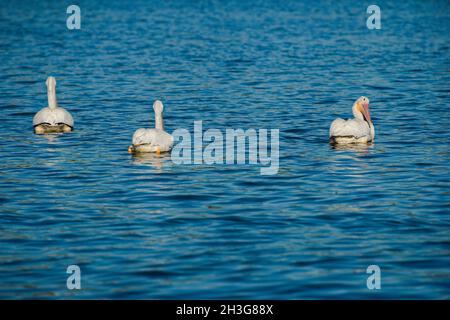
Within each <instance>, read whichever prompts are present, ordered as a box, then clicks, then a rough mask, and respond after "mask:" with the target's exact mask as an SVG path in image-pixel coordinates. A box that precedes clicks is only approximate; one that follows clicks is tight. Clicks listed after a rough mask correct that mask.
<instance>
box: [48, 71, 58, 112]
mask: <svg viewBox="0 0 450 320" xmlns="http://www.w3.org/2000/svg"><path fill="white" fill-rule="evenodd" d="M45 84H46V85H47V98H48V106H49V107H50V109H55V108H56V107H57V102H56V79H55V78H54V77H48V78H47V81H45Z"/></svg>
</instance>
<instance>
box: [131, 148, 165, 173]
mask: <svg viewBox="0 0 450 320" xmlns="http://www.w3.org/2000/svg"><path fill="white" fill-rule="evenodd" d="M132 161H133V163H134V164H139V165H147V166H150V167H154V168H155V169H159V170H161V169H162V168H163V166H165V165H166V166H167V164H168V163H170V162H171V156H170V154H168V153H161V154H157V153H149V152H147V153H144V152H141V153H133V155H132Z"/></svg>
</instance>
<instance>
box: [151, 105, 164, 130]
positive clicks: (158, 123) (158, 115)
mask: <svg viewBox="0 0 450 320" xmlns="http://www.w3.org/2000/svg"><path fill="white" fill-rule="evenodd" d="M153 110H155V129H159V130H164V120H163V116H162V113H163V110H164V106H163V104H162V102H161V101H159V100H156V101H155V102H154V103H153Z"/></svg>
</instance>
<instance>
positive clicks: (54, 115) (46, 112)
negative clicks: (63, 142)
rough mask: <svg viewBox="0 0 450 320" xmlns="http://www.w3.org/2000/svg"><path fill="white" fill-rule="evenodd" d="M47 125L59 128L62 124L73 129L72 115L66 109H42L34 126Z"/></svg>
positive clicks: (36, 116)
mask: <svg viewBox="0 0 450 320" xmlns="http://www.w3.org/2000/svg"><path fill="white" fill-rule="evenodd" d="M40 124H46V125H50V126H57V125H61V124H65V125H68V126H69V127H71V128H73V118H72V115H71V114H70V113H69V112H68V111H67V110H66V109H64V108H61V107H56V108H54V109H52V108H49V107H46V108H43V109H41V110H40V111H39V112H38V113H36V115H35V116H34V118H33V126H34V127H35V126H38V125H40Z"/></svg>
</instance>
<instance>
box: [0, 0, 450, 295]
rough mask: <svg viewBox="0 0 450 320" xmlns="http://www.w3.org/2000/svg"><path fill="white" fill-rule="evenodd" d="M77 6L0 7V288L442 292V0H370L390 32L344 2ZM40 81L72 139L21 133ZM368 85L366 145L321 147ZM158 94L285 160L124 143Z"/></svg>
mask: <svg viewBox="0 0 450 320" xmlns="http://www.w3.org/2000/svg"><path fill="white" fill-rule="evenodd" d="M77 4H78V5H79V6H80V7H81V13H82V25H81V30H78V31H77V30H72V31H71V30H68V29H67V28H66V16H67V15H66V4H63V3H60V2H58V1H51V2H50V1H20V2H18V1H2V4H1V7H0V61H1V63H0V80H1V81H0V88H1V91H0V93H1V94H0V107H1V125H0V157H1V158H0V159H1V161H0V204H1V209H0V297H1V298H89V299H90V298H126V299H131V298H158V299H159V298H172V299H177V298H194V299H195V298H262V299H266V298H273V299H299V298H326V299H329V298H338V299H342V298H370V299H372V298H374V299H379V298H450V272H449V267H450V250H449V249H450V246H449V245H450V234H449V231H450V216H449V208H450V194H449V191H450V188H449V187H450V175H449V169H450V164H449V161H450V156H449V151H450V150H449V143H450V125H449V123H450V112H449V106H450V97H449V91H450V86H449V83H450V82H449V80H450V79H449V78H450V76H449V75H450V74H449V70H450V55H449V44H450V41H449V40H450V39H449V34H450V25H449V18H450V8H449V7H450V6H449V3H448V1H408V3H400V2H398V3H397V2H394V1H392V2H386V1H378V2H377V4H378V5H379V6H380V7H381V10H382V29H381V30H368V29H367V27H366V18H367V16H368V15H367V14H366V5H365V4H356V3H355V2H354V1H340V2H339V3H335V2H334V1H304V2H303V1H282V4H280V3H278V2H277V1H243V2H242V1H230V2H227V3H226V4H225V3H223V2H222V1H196V2H195V4H194V3H189V2H187V1H164V2H163V3H157V2H147V1H136V2H133V3H132V4H127V3H125V2H123V1H110V0H108V1H100V2H97V1H96V2H92V1H77ZM49 75H53V76H55V77H56V79H57V94H58V99H59V103H60V105H61V106H63V107H65V108H67V109H68V110H70V112H71V113H72V115H73V116H74V118H75V126H76V130H75V131H74V132H73V133H71V134H67V135H63V136H61V135H56V136H38V135H34V134H33V129H32V117H33V115H34V114H35V113H36V112H37V111H38V110H39V109H40V108H42V107H44V106H46V105H47V98H46V87H45V79H46V77H47V76H49ZM361 95H366V96H368V97H369V98H370V100H371V111H372V119H373V121H374V123H375V127H376V133H377V136H376V141H375V144H373V145H371V146H367V147H358V148H356V147H355V148H339V149H334V148H332V147H330V145H329V144H328V136H327V135H328V128H329V125H330V123H331V121H332V120H333V119H335V118H336V117H344V118H348V117H350V116H351V106H352V103H353V101H354V100H355V99H356V98H357V97H359V96H361ZM155 99H161V100H163V102H164V103H165V111H164V112H165V121H166V122H165V125H166V129H167V130H168V131H169V132H172V131H173V130H174V129H177V128H186V129H188V130H192V127H193V122H194V121H195V120H203V127H204V130H206V129H208V128H217V129H220V130H222V131H224V130H225V128H243V129H248V128H255V129H259V128H267V129H271V128H278V129H280V169H279V172H278V174H277V175H274V176H262V175H260V171H259V170H260V166H258V165H224V164H223V165H175V164H174V163H173V162H172V161H171V159H170V157H169V156H161V157H155V156H153V157H151V156H147V157H132V156H131V155H130V154H128V153H127V147H128V145H129V144H130V141H131V136H132V134H133V132H134V131H135V130H136V129H137V128H140V127H150V126H152V125H153V111H152V107H151V105H152V102H153V100H155ZM71 264H76V265H79V266H80V267H81V270H82V290H80V291H70V290H67V288H66V279H67V276H68V275H67V274H66V268H67V266H68V265H71ZM372 264H375V265H379V266H380V268H381V271H382V288H381V290H378V291H370V290H368V289H367V287H366V279H367V276H368V275H367V274H366V268H367V266H369V265H372Z"/></svg>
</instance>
